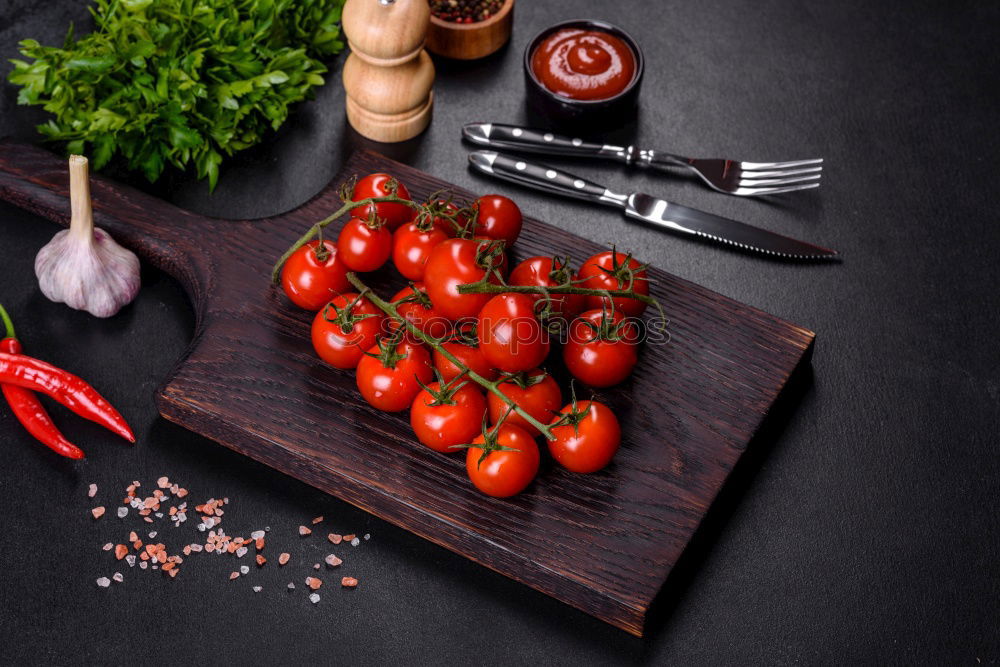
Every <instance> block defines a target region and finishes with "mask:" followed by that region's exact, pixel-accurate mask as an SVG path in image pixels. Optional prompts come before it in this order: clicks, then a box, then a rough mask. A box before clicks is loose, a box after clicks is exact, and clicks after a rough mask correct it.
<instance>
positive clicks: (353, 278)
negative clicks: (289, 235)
mask: <svg viewBox="0 0 1000 667" xmlns="http://www.w3.org/2000/svg"><path fill="white" fill-rule="evenodd" d="M347 280H348V281H350V283H351V284H352V285H353V286H354V287H355V289H357V290H358V291H359V292H362V293H364V294H365V296H366V297H367V298H368V300H369V301H371V302H372V303H373V304H375V306H376V307H378V308H379V309H381V310H382V312H384V313H385V314H386V315H389V316H390V317H392V318H395V319H396V320H399V321H400V322H401V323H402V324H403V326H405V327H406V329H407V331H409V332H410V334H412V335H413V336H415V337H416V338H417V339H419V340H420V341H422V342H424V343H426V344H427V345H430V346H431V347H432V348H434V349H435V350H437V351H438V352H440V353H441V354H442V355H443V356H444V358H445V359H447V360H448V361H450V362H451V363H453V364H455V366H456V367H457V368H459V369H460V370H462V371H463V372H464V374H465V377H468V378H469V379H470V380H472V381H473V382H475V383H476V384H478V385H480V386H482V387H483V388H484V389H485V390H486V391H488V392H490V393H491V394H494V395H495V396H497V397H498V398H499V399H500V400H502V401H503V402H504V403H505V404H507V405H508V406H510V407H509V410H513V411H514V412H516V413H517V414H519V415H520V416H521V417H523V418H524V419H525V420H526V421H527V422H528V423H529V424H531V425H532V426H534V427H535V428H537V429H538V430H539V431H540V432H541V434H542V435H544V436H545V437H546V438H547V439H549V440H554V439H555V435H553V433H552V430H551V429H550V428H549V425H548V424H543V423H542V422H540V421H538V420H537V419H535V418H534V417H532V416H531V415H530V414H528V412H527V411H526V410H524V409H523V408H521V407H520V406H518V405H516V404H515V403H514V401H512V400H511V399H510V398H508V397H507V395H506V394H504V393H503V392H502V391H500V379H497V380H494V381H492V382H491V381H490V380H487V379H486V378H484V377H483V376H482V375H480V374H479V373H477V372H475V371H474V370H472V369H471V368H469V367H468V366H466V365H465V364H463V363H462V362H461V361H460V360H459V359H458V358H457V357H456V356H455V355H453V354H452V353H451V352H449V351H448V350H447V349H446V348H445V347H444V345H442V344H441V343H442V341H441V340H440V339H438V338H435V337H434V336H431V335H429V334H426V333H424V332H423V331H421V330H420V329H418V328H417V327H416V326H415V325H414V324H413V323H412V322H410V321H409V320H408V319H406V318H405V317H402V316H401V315H400V314H399V310H398V309H397V308H396V305H395V304H393V303H391V302H389V301H386V300H384V299H382V298H381V297H379V296H378V295H377V294H375V292H374V291H372V289H371V288H370V287H368V286H367V285H365V284H364V282H362V281H361V279H360V278H358V276H357V274H355V273H353V272H351V273H348V274H347Z"/></svg>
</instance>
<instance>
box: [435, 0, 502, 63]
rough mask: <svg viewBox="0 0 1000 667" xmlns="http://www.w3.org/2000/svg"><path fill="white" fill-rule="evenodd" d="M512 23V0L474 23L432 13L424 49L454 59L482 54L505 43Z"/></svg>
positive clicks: (493, 50) (475, 56)
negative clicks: (492, 13)
mask: <svg viewBox="0 0 1000 667" xmlns="http://www.w3.org/2000/svg"><path fill="white" fill-rule="evenodd" d="M513 26H514V0H507V2H505V3H504V4H503V6H501V7H500V11H498V12H497V13H496V14H494V15H493V16H491V17H490V18H488V19H486V20H485V21H479V22H477V23H455V22H454V21H445V20H442V19H439V18H438V17H436V16H434V15H433V14H432V15H431V25H430V28H428V30H427V50H428V51H430V52H431V53H436V54H438V55H439V56H444V57H446V58H455V59H457V60H475V59H476V58H485V57H486V56H488V55H490V54H491V53H494V52H495V51H497V50H498V49H499V48H500V47H501V46H503V45H504V44H506V43H507V40H509V39H510V31H511V29H512V28H513Z"/></svg>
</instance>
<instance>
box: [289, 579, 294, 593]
mask: <svg viewBox="0 0 1000 667" xmlns="http://www.w3.org/2000/svg"><path fill="white" fill-rule="evenodd" d="M288 590H290V591H294V590H295V584H293V583H292V582H290V581H289V582H288Z"/></svg>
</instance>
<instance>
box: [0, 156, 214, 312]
mask: <svg viewBox="0 0 1000 667" xmlns="http://www.w3.org/2000/svg"><path fill="white" fill-rule="evenodd" d="M90 191H91V198H92V199H93V206H94V224H96V225H97V226H98V227H101V228H102V229H104V230H106V231H107V232H109V233H110V234H111V235H112V236H114V238H115V239H116V240H117V241H118V242H119V243H121V244H122V245H124V246H125V247H127V248H129V249H130V250H132V251H133V252H135V253H136V254H137V255H139V256H140V257H142V258H143V259H146V260H148V261H149V262H151V263H152V264H154V265H155V266H157V267H159V268H160V269H162V270H163V271H165V272H166V273H168V274H170V275H171V276H173V277H174V278H176V279H177V280H178V281H179V282H180V283H181V285H182V287H183V288H184V289H185V290H186V291H187V293H188V295H189V296H190V297H191V300H192V302H193V303H194V306H195V309H196V311H200V309H201V307H202V306H203V305H204V303H205V298H204V297H205V295H206V294H207V293H208V289H209V281H210V280H211V276H212V254H211V242H210V239H211V238H212V237H213V235H214V228H215V226H216V225H218V224H219V221H217V220H213V219H212V218H206V217H204V216H200V215H196V214H194V213H190V212H189V211H185V210H183V209H180V208H177V207H176V206H174V205H172V204H169V203H167V202H165V201H163V200H161V199H157V198H156V197H153V196H152V195H148V194H146V193H144V192H141V191H139V190H136V189H135V188H131V187H128V186H125V185H121V184H119V183H114V184H112V182H111V181H108V180H107V179H105V178H103V177H101V176H100V175H96V174H94V175H91V181H90ZM0 199H4V200H6V201H9V202H11V203H12V204H15V205H16V206H19V207H20V208H23V209H26V210H28V211H31V212H32V213H36V214H38V215H40V216H42V217H43V218H47V219H49V220H52V221H54V222H57V223H59V224H60V225H62V226H64V227H68V226H69V220H70V202H69V165H68V162H67V159H66V158H62V157H59V156H58V155H55V154H54V153H51V152H49V151H47V150H44V149H42V148H38V147H35V146H31V145H28V144H22V143H17V142H13V141H9V140H6V139H5V140H0ZM198 314H199V316H200V312H199V313H198ZM199 319H200V318H199Z"/></svg>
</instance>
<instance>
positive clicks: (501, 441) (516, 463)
mask: <svg viewBox="0 0 1000 667" xmlns="http://www.w3.org/2000/svg"><path fill="white" fill-rule="evenodd" d="M493 437H494V438H495V441H496V444H497V445H499V446H501V447H507V448H509V449H508V450H502V449H493V450H491V449H490V447H489V445H487V444H486V443H487V439H488V438H487V437H484V436H483V435H482V434H480V435H479V437H478V438H476V439H475V440H473V441H472V444H475V445H481V447H470V448H469V450H468V452H467V453H466V455H465V470H466V471H467V472H468V473H469V479H470V480H472V483H473V484H474V485H475V486H476V488H477V489H479V490H480V491H482V492H483V493H485V494H486V495H488V496H493V497H494V498H509V497H510V496H513V495H515V494H518V493H520V492H521V491H523V490H524V489H525V488H526V487H527V486H528V485H529V484H531V480H533V479H534V478H535V475H536V474H537V473H538V460H539V455H538V445H536V444H535V441H534V439H532V437H531V436H530V435H529V434H528V433H527V432H526V431H525V430H524V429H522V428H520V427H518V426H514V425H511V424H502V425H501V426H500V428H499V429H498V430H497V432H496V433H495V434H494V435H493ZM511 450H513V451H511ZM484 452H485V453H486V457H485V458H483V454H484Z"/></svg>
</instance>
